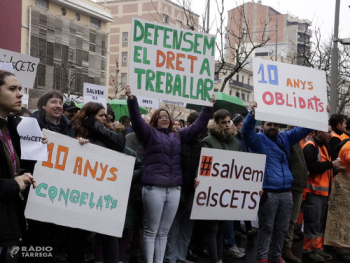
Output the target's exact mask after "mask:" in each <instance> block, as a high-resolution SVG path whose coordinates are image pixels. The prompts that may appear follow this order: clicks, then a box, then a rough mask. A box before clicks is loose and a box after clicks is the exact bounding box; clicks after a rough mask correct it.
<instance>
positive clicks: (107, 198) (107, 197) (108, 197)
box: [105, 195, 113, 208]
mask: <svg viewBox="0 0 350 263" xmlns="http://www.w3.org/2000/svg"><path fill="white" fill-rule="evenodd" d="M112 200H113V198H112V197H111V196H110V195H105V202H106V208H108V207H109V202H112Z"/></svg>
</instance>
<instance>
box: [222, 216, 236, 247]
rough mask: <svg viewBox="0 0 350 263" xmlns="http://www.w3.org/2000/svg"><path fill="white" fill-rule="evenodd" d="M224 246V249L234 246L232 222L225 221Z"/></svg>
mask: <svg viewBox="0 0 350 263" xmlns="http://www.w3.org/2000/svg"><path fill="white" fill-rule="evenodd" d="M224 244H225V246H226V247H232V246H233V245H234V244H236V240H235V231H234V226H233V221H225V226H224Z"/></svg>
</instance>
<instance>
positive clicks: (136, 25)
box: [133, 20, 145, 42]
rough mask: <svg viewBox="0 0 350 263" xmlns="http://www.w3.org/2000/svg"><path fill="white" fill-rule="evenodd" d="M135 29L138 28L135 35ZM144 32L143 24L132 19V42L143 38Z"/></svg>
mask: <svg viewBox="0 0 350 263" xmlns="http://www.w3.org/2000/svg"><path fill="white" fill-rule="evenodd" d="M137 29H140V35H137V33H138V32H137ZM144 33H145V29H144V28H143V25H142V23H141V22H140V21H138V20H134V37H133V38H134V39H133V41H134V42H139V41H141V40H142V39H143V35H144Z"/></svg>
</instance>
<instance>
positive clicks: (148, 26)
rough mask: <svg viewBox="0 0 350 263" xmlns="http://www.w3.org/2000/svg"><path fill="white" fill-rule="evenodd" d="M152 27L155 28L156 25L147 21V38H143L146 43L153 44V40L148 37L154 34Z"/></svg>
mask: <svg viewBox="0 0 350 263" xmlns="http://www.w3.org/2000/svg"><path fill="white" fill-rule="evenodd" d="M150 28H154V25H153V24H149V23H145V38H144V40H143V43H145V44H152V40H151V39H149V38H148V37H151V36H152V34H151V33H150V32H149V29H150Z"/></svg>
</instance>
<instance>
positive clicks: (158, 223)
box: [125, 87, 215, 263]
mask: <svg viewBox="0 0 350 263" xmlns="http://www.w3.org/2000/svg"><path fill="white" fill-rule="evenodd" d="M125 94H126V95H127V96H128V108H129V113H130V120H131V122H132V124H133V128H134V131H135V133H136V135H137V137H138V138H139V139H140V141H141V142H142V144H143V146H144V148H145V151H144V158H143V165H144V166H143V170H142V175H141V183H142V184H143V189H142V202H143V206H144V233H143V244H144V254H145V257H146V261H147V263H163V258H164V253H165V247H166V243H167V235H168V232H169V229H170V226H171V224H172V222H173V219H174V217H175V214H176V211H177V208H178V205H179V201H180V192H181V185H182V172H181V144H182V143H186V142H188V141H191V140H194V139H195V138H197V137H198V135H199V134H200V133H201V132H202V131H203V130H204V129H205V127H206V125H207V123H208V121H209V118H210V116H211V112H212V108H210V107H203V109H202V112H201V114H200V115H199V117H198V119H197V120H196V121H195V122H194V123H193V124H192V125H191V126H189V127H185V128H182V129H180V130H178V131H174V130H173V122H172V119H171V116H170V114H169V112H168V111H167V110H165V109H158V110H156V111H155V112H154V113H153V115H152V117H151V120H150V123H149V125H148V124H147V123H146V122H145V121H144V120H143V119H142V117H141V113H140V111H139V106H138V102H137V99H136V97H134V96H133V95H131V91H130V88H129V87H127V88H126V91H125ZM211 101H212V102H215V98H214V97H212V100H211Z"/></svg>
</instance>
